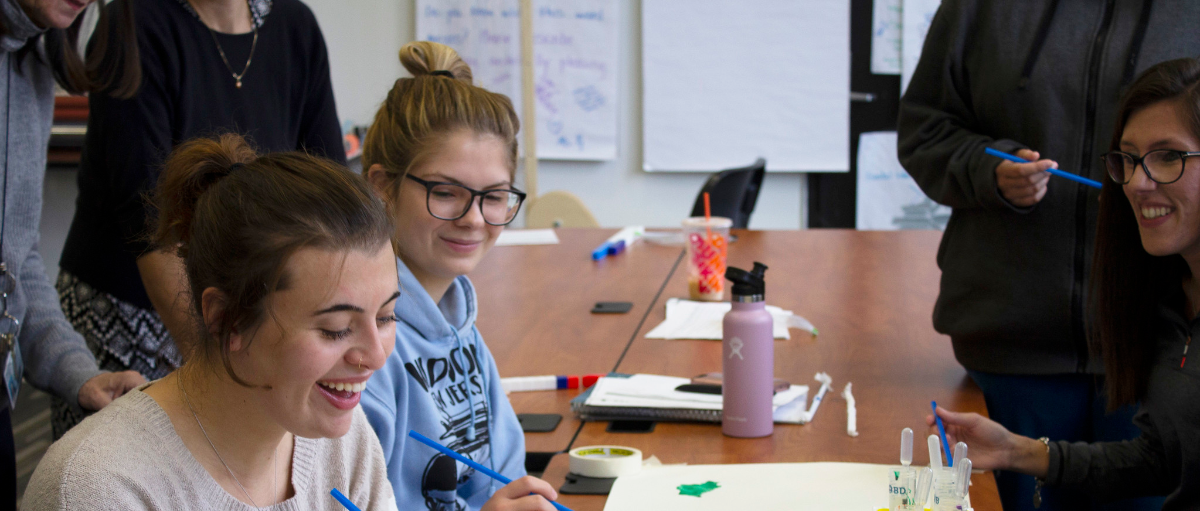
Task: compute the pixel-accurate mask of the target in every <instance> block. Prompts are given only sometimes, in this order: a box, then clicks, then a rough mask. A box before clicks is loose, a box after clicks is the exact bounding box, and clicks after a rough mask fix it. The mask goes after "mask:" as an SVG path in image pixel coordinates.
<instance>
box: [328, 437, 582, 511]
mask: <svg viewBox="0 0 1200 511" xmlns="http://www.w3.org/2000/svg"><path fill="white" fill-rule="evenodd" d="M408 436H409V437H412V438H413V439H414V440H416V441H418V442H421V443H423V444H425V445H428V446H430V447H432V448H434V449H436V450H437V451H438V452H440V453H442V454H445V455H446V456H449V457H451V458H454V459H455V460H458V461H459V462H460V463H463V464H465V465H467V466H468V467H471V468H473V469H475V470H478V471H480V472H482V473H483V475H486V476H488V477H490V478H492V479H495V480H497V481H500V482H502V483H504V484H508V483H511V482H512V479H509V478H507V477H504V476H503V475H501V474H499V473H498V472H496V471H494V470H492V469H490V468H487V467H485V466H483V465H480V464H478V463H476V462H475V460H472V459H471V458H468V457H466V456H463V455H461V454H459V453H457V452H454V451H452V450H450V448H448V447H446V446H444V445H442V444H439V443H437V442H436V441H434V440H432V439H430V438H428V437H426V436H425V435H422V434H420V433H417V432H416V431H413V430H411V429H410V430H408ZM347 502H349V501H347ZM345 503H346V502H343V504H345ZM550 504H552V505H553V506H554V507H555V508H557V509H558V510H559V511H571V508H569V507H567V506H564V505H562V504H559V503H557V502H554V501H550ZM352 511H355V510H352Z"/></svg>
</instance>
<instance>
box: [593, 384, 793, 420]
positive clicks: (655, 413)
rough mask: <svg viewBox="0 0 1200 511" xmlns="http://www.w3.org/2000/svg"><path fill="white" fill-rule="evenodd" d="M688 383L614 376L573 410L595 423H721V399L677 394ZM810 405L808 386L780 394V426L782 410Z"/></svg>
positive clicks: (777, 398)
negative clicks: (612, 421)
mask: <svg viewBox="0 0 1200 511" xmlns="http://www.w3.org/2000/svg"><path fill="white" fill-rule="evenodd" d="M688 383H691V380H690V379H688V378H677V377H673V376H660V375H654V374H633V375H630V374H619V373H610V374H609V375H607V376H605V377H603V378H600V379H599V380H597V381H596V384H595V385H593V386H592V387H591V388H589V389H587V390H586V391H584V392H583V393H582V394H580V395H579V396H577V397H575V399H572V400H571V410H572V411H573V412H575V415H577V416H579V418H580V419H582V420H591V421H611V420H652V421H660V422H668V421H670V422H689V421H690V422H721V396H720V395H719V394H702V393H696V392H683V391H679V390H675V389H676V388H677V387H679V386H680V385H684V384H688ZM807 401H808V386H807V385H792V386H791V388H789V389H788V390H785V391H783V392H779V393H776V394H775V398H774V401H773V405H774V409H775V416H776V422H780V416H781V411H782V410H788V409H791V408H793V407H796V406H799V407H801V408H803V407H804V405H805V403H806V402H807Z"/></svg>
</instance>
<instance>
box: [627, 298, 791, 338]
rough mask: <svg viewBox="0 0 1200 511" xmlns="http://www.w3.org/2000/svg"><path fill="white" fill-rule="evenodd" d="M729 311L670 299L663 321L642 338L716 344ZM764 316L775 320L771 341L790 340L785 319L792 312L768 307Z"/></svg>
mask: <svg viewBox="0 0 1200 511" xmlns="http://www.w3.org/2000/svg"><path fill="white" fill-rule="evenodd" d="M731 307H732V306H731V305H730V304H729V302H695V301H692V300H682V299H679V298H671V299H669V300H667V317H666V319H664V320H663V322H662V323H659V324H658V326H656V327H654V329H653V330H650V331H649V332H647V333H646V338H647V339H707V340H713V341H719V340H721V339H722V338H723V335H722V334H723V332H724V328H722V325H721V323H722V321H723V320H724V319H725V313H726V312H729V309H730V308H731ZM767 312H770V313H771V317H773V318H774V319H775V328H774V335H775V338H776V339H791V335H790V334H789V333H788V319H789V318H790V317H791V316H792V311H787V310H783V309H780V308H779V307H775V306H773V305H768V306H767Z"/></svg>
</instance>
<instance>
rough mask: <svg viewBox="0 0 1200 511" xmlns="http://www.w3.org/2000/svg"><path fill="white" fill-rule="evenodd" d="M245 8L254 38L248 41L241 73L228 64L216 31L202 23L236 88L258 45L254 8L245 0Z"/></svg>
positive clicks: (247, 69)
mask: <svg viewBox="0 0 1200 511" xmlns="http://www.w3.org/2000/svg"><path fill="white" fill-rule="evenodd" d="M246 9H248V10H249V11H250V30H251V31H253V32H254V40H252V41H250V55H249V56H248V57H246V65H245V66H243V67H242V72H241V73H235V72H233V66H231V65H229V59H228V58H226V57H225V49H224V48H221V42H220V41H218V40H217V32H216V31H215V30H213V29H212V27H209V26H208V23H204V20H200V23H204V28H207V29H208V35H210V36H212V40H213V43H215V44H216V45H217V53H219V54H220V55H221V62H224V63H225V69H228V70H229V74H230V75H232V76H233V83H234V85H236V86H237V88H239V89H240V88H242V77H243V76H246V71H249V70H250V61H251V60H254V48H256V47H258V25H255V24H254V9H253V7H251V6H250V2H246Z"/></svg>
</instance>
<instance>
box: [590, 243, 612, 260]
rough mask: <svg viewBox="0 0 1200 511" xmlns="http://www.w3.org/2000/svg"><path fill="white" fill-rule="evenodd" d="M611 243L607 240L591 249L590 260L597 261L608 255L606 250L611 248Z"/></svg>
mask: <svg viewBox="0 0 1200 511" xmlns="http://www.w3.org/2000/svg"><path fill="white" fill-rule="evenodd" d="M611 245H612V244H611V243H609V242H607V241H606V242H604V243H601V244H600V246H599V247H596V250H593V251H592V260H593V261H599V260H601V259H604V258H605V257H608V250H609V248H611Z"/></svg>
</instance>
